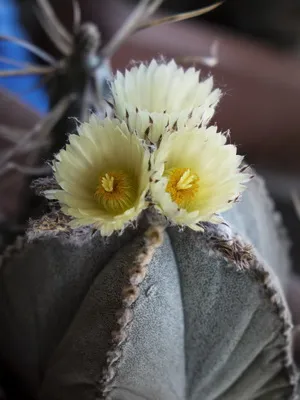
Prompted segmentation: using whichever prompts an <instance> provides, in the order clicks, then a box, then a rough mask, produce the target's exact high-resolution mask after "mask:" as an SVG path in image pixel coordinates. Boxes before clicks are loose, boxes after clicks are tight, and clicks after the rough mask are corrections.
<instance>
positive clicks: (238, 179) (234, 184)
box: [150, 127, 249, 230]
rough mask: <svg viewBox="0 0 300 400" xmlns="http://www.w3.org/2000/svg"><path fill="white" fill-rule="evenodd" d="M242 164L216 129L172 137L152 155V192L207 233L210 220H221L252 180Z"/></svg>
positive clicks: (184, 221)
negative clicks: (204, 223)
mask: <svg viewBox="0 0 300 400" xmlns="http://www.w3.org/2000/svg"><path fill="white" fill-rule="evenodd" d="M183 133H184V134H183ZM241 161H242V157H241V156H238V155H237V154H236V147H235V146H233V145H231V144H226V137H225V136H224V135H223V134H221V133H218V132H217V129H216V128H215V127H209V128H205V127H201V128H197V127H195V128H185V129H184V131H181V130H179V131H177V132H173V133H172V132H169V133H166V134H165V135H164V136H163V138H162V141H161V143H160V145H159V146H158V149H157V150H156V151H155V152H154V153H153V155H152V170H153V174H152V177H151V184H150V190H151V195H152V199H153V201H154V203H155V205H156V208H157V209H158V210H159V211H160V212H161V213H162V214H164V215H165V216H167V217H168V218H169V219H170V220H171V221H172V222H173V223H176V224H178V225H187V226H189V227H190V228H192V229H194V230H202V227H201V222H204V221H210V222H220V218H219V217H218V216H217V215H216V214H218V213H220V212H223V211H225V210H227V209H229V208H230V207H231V206H232V204H233V202H234V200H235V199H236V198H237V197H238V196H239V195H240V193H241V192H242V191H243V190H244V189H245V186H244V184H243V183H245V182H246V181H247V180H248V179H249V176H248V175H247V174H244V173H242V172H241V171H240V164H241Z"/></svg>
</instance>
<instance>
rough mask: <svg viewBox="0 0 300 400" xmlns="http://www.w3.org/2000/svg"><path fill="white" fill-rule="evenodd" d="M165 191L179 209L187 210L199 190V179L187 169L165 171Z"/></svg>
mask: <svg viewBox="0 0 300 400" xmlns="http://www.w3.org/2000/svg"><path fill="white" fill-rule="evenodd" d="M166 175H167V177H168V184H167V187H166V191H167V192H168V193H170V195H171V198H172V200H173V201H174V202H175V203H177V204H178V206H179V207H182V208H188V206H189V204H190V203H191V201H192V200H193V199H194V198H195V195H196V194H197V191H198V189H199V177H198V175H197V174H195V173H193V172H191V170H190V169H189V168H172V169H170V170H168V171H166Z"/></svg>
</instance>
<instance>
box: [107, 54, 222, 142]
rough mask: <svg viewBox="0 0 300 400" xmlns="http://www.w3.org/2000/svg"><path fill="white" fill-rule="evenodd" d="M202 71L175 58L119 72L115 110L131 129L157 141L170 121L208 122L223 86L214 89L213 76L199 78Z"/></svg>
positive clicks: (114, 90)
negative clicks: (177, 61) (179, 62)
mask: <svg viewBox="0 0 300 400" xmlns="http://www.w3.org/2000/svg"><path fill="white" fill-rule="evenodd" d="M199 77H200V71H197V70H195V68H189V69H187V70H186V71H184V69H183V68H182V67H179V66H178V65H177V64H176V63H175V61H171V62H169V63H168V64H166V63H163V62H161V63H157V62H156V61H155V60H153V61H151V63H150V64H149V65H148V66H146V65H145V64H140V65H139V66H138V67H137V66H136V67H133V68H131V70H129V71H128V70H126V71H125V75H123V74H122V73H121V72H117V75H116V77H115V79H114V80H113V82H112V84H111V89H112V95H113V100H114V108H115V114H116V116H117V117H118V118H120V119H121V120H126V121H127V123H128V126H129V128H130V130H136V131H137V132H138V134H139V135H140V136H141V137H142V138H144V137H145V135H148V136H149V139H150V140H151V141H152V142H154V143H156V142H157V141H158V138H159V137H160V135H161V134H162V133H163V132H164V130H165V127H166V125H169V126H170V127H173V126H176V127H178V128H182V127H183V126H184V125H186V124H187V123H189V126H196V125H199V124H202V125H206V124H207V123H208V122H209V121H210V119H211V118H212V116H213V114H214V111H215V107H216V105H217V103H218V101H219V99H220V96H221V92H220V90H219V89H215V90H213V91H212V89H213V78H212V77H210V78H208V79H206V80H204V81H201V82H200V81H199Z"/></svg>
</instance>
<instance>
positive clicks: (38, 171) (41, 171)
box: [0, 161, 51, 178]
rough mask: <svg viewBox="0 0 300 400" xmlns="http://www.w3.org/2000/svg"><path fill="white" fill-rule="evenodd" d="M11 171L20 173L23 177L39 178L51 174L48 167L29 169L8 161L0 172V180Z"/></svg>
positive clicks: (26, 166)
mask: <svg viewBox="0 0 300 400" xmlns="http://www.w3.org/2000/svg"><path fill="white" fill-rule="evenodd" d="M11 171H16V172H20V173H22V174H23V175H31V176H40V175H49V174H50V172H51V167H50V166H49V165H45V166H43V165H41V166H37V167H30V166H28V165H21V164H17V163H15V162H11V161H10V162H8V163H7V164H6V165H5V167H4V168H3V169H2V170H1V171H0V178H1V177H2V176H4V175H5V174H7V173H9V172H11Z"/></svg>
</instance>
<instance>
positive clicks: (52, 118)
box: [0, 94, 74, 170]
mask: <svg viewBox="0 0 300 400" xmlns="http://www.w3.org/2000/svg"><path fill="white" fill-rule="evenodd" d="M73 100H74V95H73V94H71V95H67V96H65V97H63V98H62V99H61V100H60V102H59V103H58V104H57V105H56V106H55V107H54V108H53V110H52V112H51V113H49V114H48V115H47V116H46V117H45V118H43V119H42V120H41V121H40V122H38V123H37V124H36V125H35V126H34V128H33V129H32V130H31V131H30V132H29V133H28V134H27V135H24V137H23V138H21V139H20V140H19V141H18V143H16V145H15V146H13V147H12V148H11V149H9V150H8V151H7V152H6V153H5V154H4V155H3V156H2V158H1V159H0V170H1V168H4V166H5V165H6V164H7V163H8V162H9V161H10V160H11V159H12V158H13V157H14V156H15V155H16V154H19V153H20V151H22V148H23V147H24V146H26V145H27V144H28V143H29V142H30V141H32V140H33V139H34V137H35V136H36V135H37V134H39V135H40V136H39V137H38V140H40V139H43V140H44V139H45V138H47V137H48V135H49V133H50V132H51V130H52V129H53V127H54V126H55V124H56V123H57V121H58V120H59V119H60V118H61V116H62V115H63V114H64V112H65V111H66V109H67V108H68V106H69V105H70V103H71V102H72V101H73Z"/></svg>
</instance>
